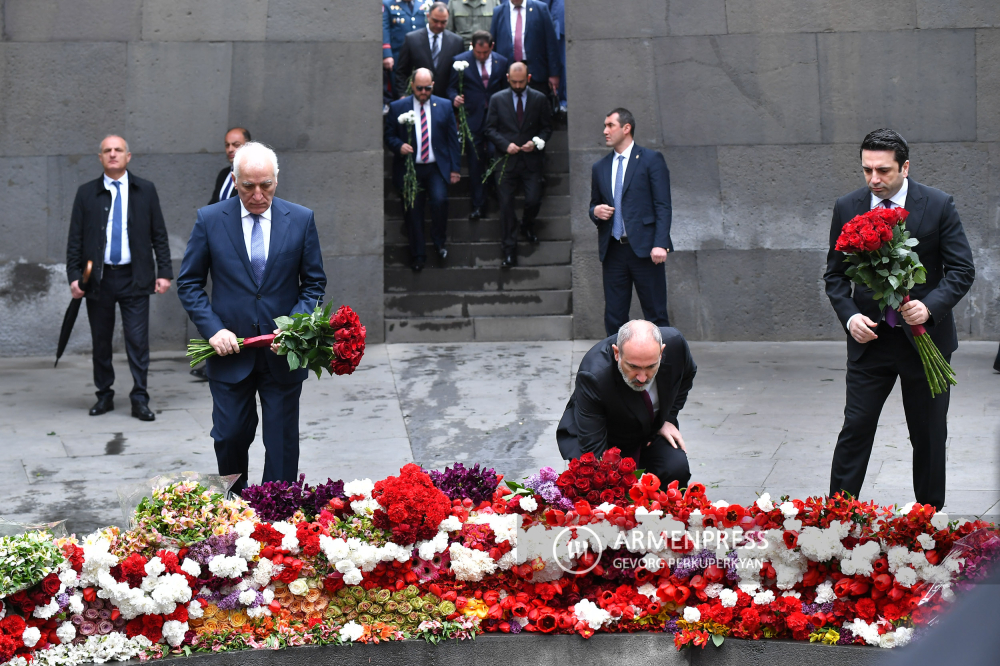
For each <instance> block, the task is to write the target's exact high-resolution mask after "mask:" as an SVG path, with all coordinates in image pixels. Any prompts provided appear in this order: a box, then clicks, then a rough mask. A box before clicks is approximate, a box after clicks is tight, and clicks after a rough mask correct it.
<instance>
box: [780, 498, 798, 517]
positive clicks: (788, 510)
mask: <svg viewBox="0 0 1000 666" xmlns="http://www.w3.org/2000/svg"><path fill="white" fill-rule="evenodd" d="M778 508H779V509H781V515H783V516H784V517H785V518H794V517H795V516H797V515H799V510H798V508H796V506H795V505H794V504H792V503H791V502H785V503H783V504H782V505H781V506H780V507H778Z"/></svg>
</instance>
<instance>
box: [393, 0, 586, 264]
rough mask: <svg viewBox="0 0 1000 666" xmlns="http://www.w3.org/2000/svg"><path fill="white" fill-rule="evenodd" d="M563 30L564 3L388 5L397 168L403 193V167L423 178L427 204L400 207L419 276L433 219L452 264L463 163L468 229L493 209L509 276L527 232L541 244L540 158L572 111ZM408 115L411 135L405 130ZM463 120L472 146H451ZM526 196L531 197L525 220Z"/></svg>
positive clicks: (420, 198) (442, 252) (487, 0)
mask: <svg viewBox="0 0 1000 666" xmlns="http://www.w3.org/2000/svg"><path fill="white" fill-rule="evenodd" d="M564 24H565V20H564V3H563V1H562V0H504V2H500V1H499V0H451V1H450V3H446V2H433V3H432V2H419V1H417V0H412V1H409V2H404V1H394V0H383V2H382V32H383V50H382V58H383V59H382V65H383V71H384V77H383V81H384V102H385V104H384V106H383V116H384V118H383V120H384V138H385V145H386V147H387V148H388V149H389V150H391V151H392V152H393V154H394V155H395V156H396V160H395V163H394V166H393V182H394V185H395V187H396V188H397V189H398V190H400V191H402V190H403V187H404V177H405V172H406V161H407V160H412V161H413V162H414V168H415V170H416V181H417V185H418V188H419V193H418V195H417V197H416V199H415V201H414V202H413V205H408V206H404V219H405V225H406V230H407V235H408V238H409V245H410V265H411V268H412V269H413V270H414V271H415V272H420V271H421V270H423V268H424V265H425V264H426V261H427V258H426V249H425V245H426V241H425V238H424V209H425V208H426V207H429V208H430V212H431V229H430V230H431V234H430V235H431V240H432V242H433V244H434V250H435V253H436V255H437V258H438V260H439V261H440V262H442V263H444V262H445V260H446V259H447V257H448V248H447V242H446V237H447V220H448V185H449V184H454V183H457V182H458V180H459V178H460V176H459V174H460V171H461V163H462V159H463V157H464V159H465V162H466V164H467V166H468V174H469V190H470V197H471V199H470V211H469V220H470V221H476V220H480V219H482V218H483V216H484V213H485V209H486V206H487V193H488V192H489V193H493V194H495V196H496V198H497V201H498V207H499V212H500V218H501V226H502V241H501V251H502V256H503V260H502V264H501V265H502V267H503V268H511V267H512V266H516V265H517V240H518V232H519V231H520V234H521V235H522V236H523V238H524V239H525V240H526V241H527V242H529V243H537V242H538V235H537V234H536V230H535V220H536V219H537V216H538V212H539V210H540V209H541V201H542V196H543V189H544V177H543V175H542V169H543V163H544V156H543V155H544V146H545V143H546V142H547V141H548V140H549V138H550V137H551V135H552V125H553V121H554V117H556V118H562V119H563V120H564V116H565V113H566V109H567V102H566V76H565V46H566V42H565V35H564V27H563V26H564ZM456 64H457V67H456ZM410 111H412V112H413V113H414V116H415V120H416V122H415V123H414V125H413V127H412V131H411V128H410V127H409V126H404V125H402V124H400V122H399V117H400V116H401V115H404V114H408V113H409V112H410ZM463 114H464V119H465V120H464V121H465V123H466V125H467V136H466V140H465V141H462V142H459V141H457V140H454V141H453V140H452V138H453V136H454V138H456V139H457V137H458V134H459V132H460V131H462V130H463V129H464V128H460V127H459V124H458V123H459V118H461V117H462V115H463ZM411 133H412V134H413V138H412V139H411V138H410V134H411ZM498 158H502V160H501V159H498ZM494 162H496V164H495V165H494ZM434 165H436V166H434ZM491 165H492V166H494V167H495V168H494V169H493V173H492V177H491V178H487V177H486V176H485V174H487V173H489V172H490V167H491ZM518 191H522V192H523V194H524V210H523V212H522V214H521V218H520V220H518V217H517V214H516V212H515V207H514V201H515V196H516V194H517V192H518Z"/></svg>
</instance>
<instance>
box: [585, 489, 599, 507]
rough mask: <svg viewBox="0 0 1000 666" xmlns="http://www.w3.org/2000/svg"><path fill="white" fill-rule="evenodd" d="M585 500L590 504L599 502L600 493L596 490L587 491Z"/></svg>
mask: <svg viewBox="0 0 1000 666" xmlns="http://www.w3.org/2000/svg"><path fill="white" fill-rule="evenodd" d="M587 501H588V502H590V503H591V504H599V503H600V502H601V494H600V493H599V492H597V491H596V490H591V491H590V492H589V493H587Z"/></svg>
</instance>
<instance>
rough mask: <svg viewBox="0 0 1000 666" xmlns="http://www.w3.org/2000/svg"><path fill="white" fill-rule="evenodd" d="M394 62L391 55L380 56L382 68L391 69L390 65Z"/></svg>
mask: <svg viewBox="0 0 1000 666" xmlns="http://www.w3.org/2000/svg"><path fill="white" fill-rule="evenodd" d="M395 64H396V61H395V60H393V59H392V57H391V56H390V57H388V58H382V69H392V66H393V65H395Z"/></svg>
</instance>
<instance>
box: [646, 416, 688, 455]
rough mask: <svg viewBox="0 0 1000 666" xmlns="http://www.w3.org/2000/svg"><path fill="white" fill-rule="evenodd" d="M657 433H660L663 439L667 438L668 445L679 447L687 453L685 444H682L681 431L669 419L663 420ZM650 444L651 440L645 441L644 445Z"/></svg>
mask: <svg viewBox="0 0 1000 666" xmlns="http://www.w3.org/2000/svg"><path fill="white" fill-rule="evenodd" d="M657 434H659V435H662V436H663V439H665V440H667V443H668V444H670V446H672V447H674V448H675V449H676V448H680V450H681V451H683V452H684V453H687V446H685V445H684V438H683V437H681V431H680V430H678V429H677V426H675V425H674V424H673V423H671V422H670V421H664V422H663V426H662V427H661V428H660V430H659V432H658V433H657ZM650 445H652V442H646V446H650Z"/></svg>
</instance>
